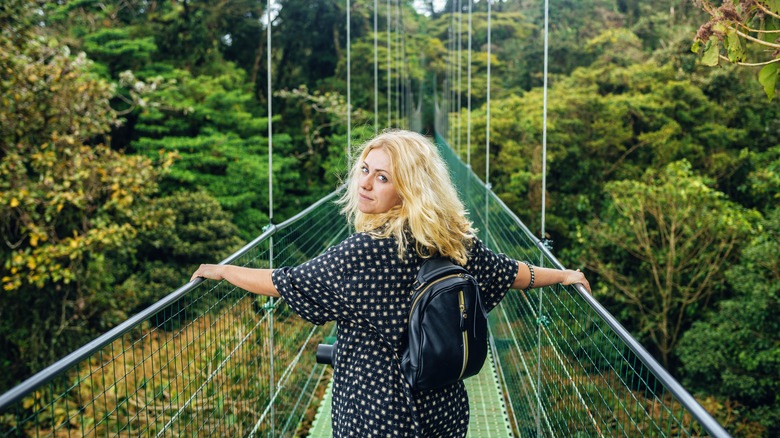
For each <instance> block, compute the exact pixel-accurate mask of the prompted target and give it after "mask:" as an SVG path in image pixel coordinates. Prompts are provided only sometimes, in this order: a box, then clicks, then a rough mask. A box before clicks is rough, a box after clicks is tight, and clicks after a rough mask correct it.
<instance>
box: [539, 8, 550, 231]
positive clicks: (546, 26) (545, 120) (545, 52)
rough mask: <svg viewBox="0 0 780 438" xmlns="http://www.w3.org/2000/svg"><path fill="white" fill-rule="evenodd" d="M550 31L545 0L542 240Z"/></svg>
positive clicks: (548, 13) (545, 191)
mask: <svg viewBox="0 0 780 438" xmlns="http://www.w3.org/2000/svg"><path fill="white" fill-rule="evenodd" d="M549 33H550V2H549V0H544V85H543V93H544V99H543V100H542V101H543V103H542V105H543V109H542V235H541V236H540V237H541V239H542V241H545V240H546V238H545V234H544V233H545V230H544V213H545V204H546V193H547V62H548V52H549V44H548V41H549Z"/></svg>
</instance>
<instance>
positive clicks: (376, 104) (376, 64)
mask: <svg viewBox="0 0 780 438" xmlns="http://www.w3.org/2000/svg"><path fill="white" fill-rule="evenodd" d="M376 12H377V11H376V0H374V135H376V134H377V133H378V130H379V62H378V61H379V60H378V58H377V57H378V54H377V47H378V44H377V43H378V41H377V38H378V37H379V35H378V34H377V31H378V29H377V23H376V21H377V13H376ZM347 165H349V163H347Z"/></svg>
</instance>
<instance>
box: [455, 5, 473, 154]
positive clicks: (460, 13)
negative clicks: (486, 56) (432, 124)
mask: <svg viewBox="0 0 780 438" xmlns="http://www.w3.org/2000/svg"><path fill="white" fill-rule="evenodd" d="M469 1H471V0H469ZM462 43H463V5H462V3H461V0H458V138H457V143H458V158H460V130H461V124H460V105H461V102H462V100H461V99H462V98H461V96H460V87H461V85H460V84H461V80H462V76H463V66H462V64H463V60H462V59H463V57H462V56H461V54H460V48H461V46H462V45H463V44H462Z"/></svg>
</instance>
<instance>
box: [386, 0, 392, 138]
mask: <svg viewBox="0 0 780 438" xmlns="http://www.w3.org/2000/svg"><path fill="white" fill-rule="evenodd" d="M390 17H391V13H390V0H387V127H388V128H389V127H390V126H391V125H392V124H393V123H392V119H391V114H392V113H393V108H392V103H391V102H392V99H391V97H390V87H391V84H390V78H391V76H392V75H391V69H390V28H391V26H392V25H391V23H390Z"/></svg>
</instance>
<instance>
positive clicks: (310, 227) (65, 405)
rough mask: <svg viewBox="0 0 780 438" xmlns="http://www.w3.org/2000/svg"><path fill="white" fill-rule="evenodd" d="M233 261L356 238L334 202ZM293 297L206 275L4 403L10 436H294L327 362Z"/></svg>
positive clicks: (287, 260) (276, 259)
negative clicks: (290, 303)
mask: <svg viewBox="0 0 780 438" xmlns="http://www.w3.org/2000/svg"><path fill="white" fill-rule="evenodd" d="M334 196H336V192H334V193H332V194H331V195H329V196H328V197H326V198H323V199H322V200H321V201H319V202H318V203H316V204H314V205H313V206H311V207H310V208H309V209H307V210H305V211H304V212H302V213H301V214H299V215H297V216H296V217H294V218H291V219H290V220H288V221H285V222H284V223H282V224H280V225H278V226H270V227H269V228H268V229H267V230H266V231H265V232H264V233H263V234H262V235H261V236H260V237H258V238H257V239H255V240H254V241H253V242H251V243H250V244H248V245H247V246H245V247H244V248H243V249H241V250H240V251H238V252H236V253H235V254H234V255H232V256H231V257H229V258H228V259H226V260H225V261H223V262H222V263H230V264H236V265H241V266H250V267H255V268H267V267H273V266H281V265H294V264H298V263H301V262H303V261H304V260H306V259H309V258H311V257H314V256H316V255H317V254H319V253H321V252H322V251H324V250H325V249H326V248H327V247H329V246H331V245H332V244H333V243H336V242H338V241H340V240H342V239H344V238H345V237H346V236H347V233H348V227H347V223H346V221H345V220H344V219H343V216H342V215H340V214H339V213H338V211H337V207H336V205H335V204H334V203H333V202H332V198H333V197H334ZM332 328H333V327H332V326H330V327H328V326H325V327H315V326H312V325H311V324H308V323H305V322H304V321H302V320H301V319H300V318H297V317H295V316H294V315H293V314H292V312H291V311H290V310H289V308H288V307H287V306H286V305H285V304H284V303H283V302H281V301H277V302H275V301H272V300H270V299H268V298H265V297H259V296H257V295H254V294H251V293H249V292H246V291H244V290H242V289H238V288H235V287H233V286H232V285H230V284H229V283H227V282H215V281H211V280H206V281H203V280H200V279H199V280H196V281H194V282H191V283H188V284H187V285H185V286H183V287H182V288H180V289H178V290H176V291H175V292H173V293H171V294H170V295H168V296H167V297H166V298H164V299H163V300H161V301H159V302H158V303H156V304H154V305H153V306H151V307H149V308H148V309H146V310H144V311H143V312H141V313H140V314H138V315H136V316H135V317H133V318H131V319H129V320H127V321H125V322H124V323H122V324H121V325H119V326H118V327H116V328H115V329H113V330H111V331H109V332H108V333H106V334H104V335H103V336H100V337H99V338H97V339H95V340H94V341H92V342H91V343H89V344H87V345H85V346H84V347H82V348H80V349H79V350H77V351H75V352H73V353H71V354H70V355H68V356H67V357H65V358H63V359H62V360H60V361H58V362H56V363H55V364H53V365H52V366H50V367H48V368H46V369H44V370H43V371H41V372H40V373H38V374H36V375H35V376H33V377H31V378H30V379H28V380H26V381H25V382H23V383H22V384H20V385H18V386H17V387H15V388H13V389H12V390H10V391H8V392H7V393H5V394H3V395H2V396H0V435H1V436H54V437H64V436H74V437H75V436H163V435H164V436H200V435H209V436H212V435H213V436H263V437H289V436H293V435H294V433H295V432H296V430H297V429H298V426H299V423H300V422H301V418H302V417H303V415H304V412H305V410H306V408H307V406H309V404H310V402H311V397H312V395H313V394H314V390H313V389H314V386H316V383H317V382H318V381H319V379H320V377H321V375H322V373H323V371H324V367H323V366H318V365H316V364H315V361H314V354H313V352H314V351H315V350H316V346H317V344H318V343H320V342H322V341H323V338H324V337H325V335H326V334H328V333H326V331H328V330H332Z"/></svg>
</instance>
